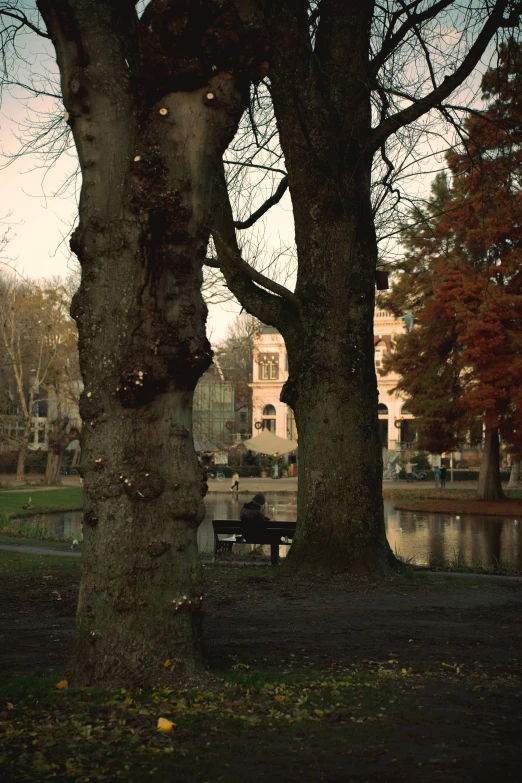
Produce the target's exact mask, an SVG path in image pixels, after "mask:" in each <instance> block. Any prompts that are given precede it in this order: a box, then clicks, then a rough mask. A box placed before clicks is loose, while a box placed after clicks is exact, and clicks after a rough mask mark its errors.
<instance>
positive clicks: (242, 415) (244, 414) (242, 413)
mask: <svg viewBox="0 0 522 783" xmlns="http://www.w3.org/2000/svg"><path fill="white" fill-rule="evenodd" d="M239 423H240V424H246V423H247V412H246V411H239Z"/></svg>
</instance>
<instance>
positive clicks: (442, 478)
mask: <svg viewBox="0 0 522 783" xmlns="http://www.w3.org/2000/svg"><path fill="white" fill-rule="evenodd" d="M440 486H441V487H445V486H446V466H445V465H443V466H442V467H441V469H440Z"/></svg>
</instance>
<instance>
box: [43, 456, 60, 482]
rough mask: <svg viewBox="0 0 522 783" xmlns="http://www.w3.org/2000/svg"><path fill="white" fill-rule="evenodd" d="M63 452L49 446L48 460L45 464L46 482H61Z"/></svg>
mask: <svg viewBox="0 0 522 783" xmlns="http://www.w3.org/2000/svg"><path fill="white" fill-rule="evenodd" d="M61 469H62V453H61V451H55V449H53V448H49V451H48V452H47V462H46V464H45V479H44V483H45V484H61V483H62V476H61V472H60V471H61Z"/></svg>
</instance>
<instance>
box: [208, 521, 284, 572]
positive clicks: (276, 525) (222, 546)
mask: <svg viewBox="0 0 522 783" xmlns="http://www.w3.org/2000/svg"><path fill="white" fill-rule="evenodd" d="M212 527H213V528H214V557H213V561H215V559H216V555H217V554H221V553H223V554H224V553H227V554H230V552H232V547H233V545H234V544H267V545H268V544H270V562H271V563H272V565H277V564H278V562H279V547H280V546H290V545H291V543H292V541H291V540H290V541H289V540H288V539H292V538H293V536H294V533H295V522H277V521H276V520H274V519H270V520H269V521H268V522H266V523H265V528H264V530H262V531H261V532H259V531H258V535H257V536H256V540H255V541H252V540H250V541H245V539H244V538H243V536H242V535H241V522H240V521H239V519H213V520H212ZM265 533H266V535H265ZM274 533H278V534H279V535H280V536H281V538H282V539H284V540H282V541H280V542H279V543H277V544H276V543H271V542H270V541H269V540H268V539H269V538H272V536H273V534H274ZM219 536H227V538H226V539H224V540H223V539H220V538H219Z"/></svg>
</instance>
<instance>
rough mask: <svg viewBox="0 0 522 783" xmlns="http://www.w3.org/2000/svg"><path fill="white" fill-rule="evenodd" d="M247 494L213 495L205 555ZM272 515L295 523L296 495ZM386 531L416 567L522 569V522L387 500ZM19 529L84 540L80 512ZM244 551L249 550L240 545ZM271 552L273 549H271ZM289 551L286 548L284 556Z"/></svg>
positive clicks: (278, 498)
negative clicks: (447, 564)
mask: <svg viewBox="0 0 522 783" xmlns="http://www.w3.org/2000/svg"><path fill="white" fill-rule="evenodd" d="M248 499H249V498H248V496H246V495H240V496H239V497H237V496H235V495H224V494H212V495H207V497H206V498H205V508H206V514H205V519H204V521H203V523H202V524H201V526H200V528H199V530H198V545H199V549H200V552H202V553H205V554H210V553H211V552H212V551H213V547H214V536H213V531H212V520H213V519H239V514H240V511H241V506H242V505H243V503H245V502H246V501H247V500H248ZM266 500H267V511H266V513H267V515H268V516H269V517H271V518H272V519H278V520H281V521H285V520H290V519H295V518H296V513H297V507H296V495H295V493H288V494H275V495H270V494H269V493H266ZM384 512H385V517H386V532H387V536H388V541H389V542H390V546H391V548H392V549H393V550H394V551H397V552H399V553H400V555H401V556H402V557H403V558H404V559H412V560H413V562H415V563H416V564H417V565H428V564H430V563H434V562H442V561H443V560H453V559H455V558H458V557H460V558H465V560H466V562H467V563H468V564H470V565H471V564H472V563H473V562H475V563H477V564H478V563H481V564H483V565H487V566H492V565H495V563H498V562H499V561H510V562H512V563H515V564H516V565H517V567H518V568H522V533H521V530H520V528H521V527H522V524H520V525H519V524H518V521H516V520H513V519H511V518H504V517H483V516H474V515H473V516H470V515H460V516H458V515H452V514H423V513H415V514H414V513H412V512H409V511H396V510H395V509H394V508H393V502H392V501H390V500H387V501H385V502H384ZM16 523H17V524H20V525H27V524H31V525H38V526H42V527H45V528H46V529H47V530H48V531H49V532H50V533H53V535H55V536H57V537H59V538H68V539H71V538H78V539H80V538H81V512H79V511H71V512H64V513H54V514H46V515H44V514H41V515H39V516H37V517H31V518H30V520H28V519H27V518H26V519H23V520H17V522H16ZM237 550H238V552H242V553H245V551H246V547H245V546H243V547H237ZM266 552H267V554H268V552H269V547H267V548H266ZM286 552H287V548H286V547H281V556H282V557H284V555H285V554H286Z"/></svg>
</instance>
